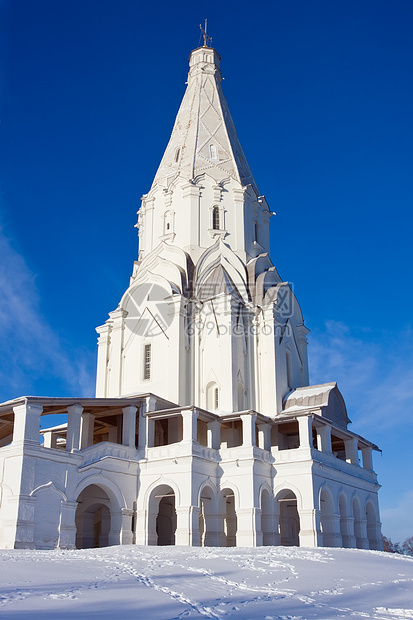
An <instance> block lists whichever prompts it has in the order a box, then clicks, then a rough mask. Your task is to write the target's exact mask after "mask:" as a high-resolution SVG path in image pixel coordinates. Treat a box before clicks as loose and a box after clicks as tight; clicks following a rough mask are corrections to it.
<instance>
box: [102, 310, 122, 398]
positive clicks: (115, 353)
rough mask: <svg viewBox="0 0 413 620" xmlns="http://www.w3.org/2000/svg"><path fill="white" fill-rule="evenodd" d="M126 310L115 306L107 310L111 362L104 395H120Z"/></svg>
mask: <svg viewBox="0 0 413 620" xmlns="http://www.w3.org/2000/svg"><path fill="white" fill-rule="evenodd" d="M126 315H127V312H126V310H122V309H121V308H117V309H116V310H114V311H113V312H109V316H110V318H111V319H112V321H113V323H112V331H111V335H110V340H111V360H110V361H111V364H110V373H109V381H108V389H107V394H106V396H120V394H121V376H122V361H123V355H122V347H123V332H124V329H125V324H124V323H125V321H124V319H125V316H126Z"/></svg>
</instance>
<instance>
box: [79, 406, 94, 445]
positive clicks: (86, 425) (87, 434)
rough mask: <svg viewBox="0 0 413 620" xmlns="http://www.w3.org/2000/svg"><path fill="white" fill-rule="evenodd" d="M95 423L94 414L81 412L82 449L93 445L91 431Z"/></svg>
mask: <svg viewBox="0 0 413 620" xmlns="http://www.w3.org/2000/svg"><path fill="white" fill-rule="evenodd" d="M94 424H95V416H94V415H93V414H92V413H88V412H86V411H84V412H83V413H82V425H81V429H82V430H81V438H80V449H81V450H84V449H85V448H88V447H89V446H93V431H94Z"/></svg>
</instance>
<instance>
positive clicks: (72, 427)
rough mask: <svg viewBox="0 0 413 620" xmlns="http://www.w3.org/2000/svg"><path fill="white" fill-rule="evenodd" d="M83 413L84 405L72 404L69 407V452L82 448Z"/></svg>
mask: <svg viewBox="0 0 413 620" xmlns="http://www.w3.org/2000/svg"><path fill="white" fill-rule="evenodd" d="M82 413H83V407H82V406H81V405H71V406H70V407H68V408H67V414H68V415H67V439H66V450H67V452H75V451H76V450H79V448H80V438H81V435H80V429H81V425H82ZM92 441H93V437H92Z"/></svg>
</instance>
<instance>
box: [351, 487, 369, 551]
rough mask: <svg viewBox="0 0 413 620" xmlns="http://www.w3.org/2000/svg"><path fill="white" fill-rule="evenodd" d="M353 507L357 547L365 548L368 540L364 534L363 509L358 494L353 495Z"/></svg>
mask: <svg viewBox="0 0 413 620" xmlns="http://www.w3.org/2000/svg"><path fill="white" fill-rule="evenodd" d="M352 509H353V518H354V536H355V537H356V547H357V549H365V548H366V546H367V545H366V540H365V538H366V537H365V536H364V520H363V517H362V514H363V513H362V510H361V504H360V500H359V498H358V497H357V495H354V496H353V501H352Z"/></svg>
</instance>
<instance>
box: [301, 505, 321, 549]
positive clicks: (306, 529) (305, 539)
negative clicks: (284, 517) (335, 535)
mask: <svg viewBox="0 0 413 620" xmlns="http://www.w3.org/2000/svg"><path fill="white" fill-rule="evenodd" d="M298 514H299V516H300V547H321V546H322V545H321V540H322V533H321V528H320V511H319V510H316V509H315V508H307V509H303V510H299V511H298Z"/></svg>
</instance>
